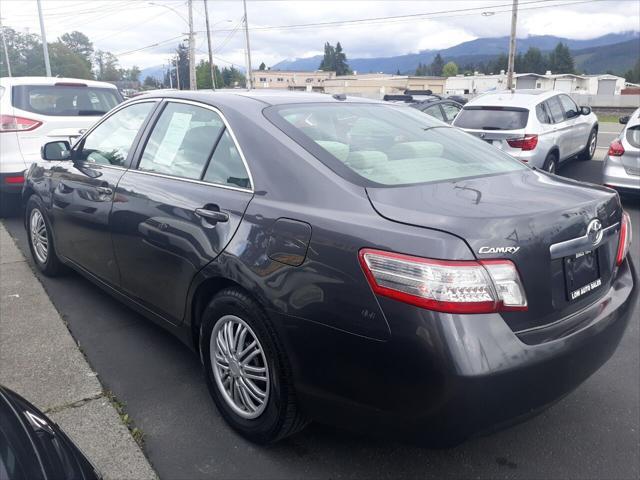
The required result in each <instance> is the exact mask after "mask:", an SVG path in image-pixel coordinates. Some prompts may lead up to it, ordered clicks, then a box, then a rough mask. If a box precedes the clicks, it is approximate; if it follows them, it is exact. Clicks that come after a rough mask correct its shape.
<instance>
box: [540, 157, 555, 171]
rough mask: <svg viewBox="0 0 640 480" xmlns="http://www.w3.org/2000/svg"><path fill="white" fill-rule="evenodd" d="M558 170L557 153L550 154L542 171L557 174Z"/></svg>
mask: <svg viewBox="0 0 640 480" xmlns="http://www.w3.org/2000/svg"><path fill="white" fill-rule="evenodd" d="M557 168H558V157H557V155H556V154H555V153H550V154H549V155H547V158H546V159H545V161H544V165H543V166H542V169H543V170H545V171H547V172H549V173H556V170H557Z"/></svg>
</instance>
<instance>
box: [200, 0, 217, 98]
mask: <svg viewBox="0 0 640 480" xmlns="http://www.w3.org/2000/svg"><path fill="white" fill-rule="evenodd" d="M203 2H204V20H205V23H206V26H207V45H208V47H209V69H210V70H211V90H215V89H216V70H215V68H216V66H215V65H214V64H213V51H212V50H211V48H212V46H211V30H210V28H209V9H208V8H207V0H203Z"/></svg>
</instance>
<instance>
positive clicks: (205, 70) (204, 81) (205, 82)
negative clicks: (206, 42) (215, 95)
mask: <svg viewBox="0 0 640 480" xmlns="http://www.w3.org/2000/svg"><path fill="white" fill-rule="evenodd" d="M213 74H214V75H215V77H216V87H217V88H222V87H223V86H224V80H223V79H222V73H220V69H219V68H218V66H217V65H214V66H213ZM196 85H197V86H198V89H210V88H213V85H211V69H210V68H209V60H206V61H205V60H200V63H198V65H196Z"/></svg>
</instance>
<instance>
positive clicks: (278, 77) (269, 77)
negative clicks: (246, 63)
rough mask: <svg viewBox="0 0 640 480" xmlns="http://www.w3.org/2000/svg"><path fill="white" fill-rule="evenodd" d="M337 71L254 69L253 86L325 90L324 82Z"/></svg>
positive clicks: (252, 73) (257, 87) (252, 74)
mask: <svg viewBox="0 0 640 480" xmlns="http://www.w3.org/2000/svg"><path fill="white" fill-rule="evenodd" d="M335 76H336V72H325V71H323V70H316V71H315V72H294V71H287V70H253V71H252V72H251V80H252V82H253V88H256V89H260V88H265V89H287V90H302V91H323V90H322V88H323V82H324V81H325V80H328V79H331V78H334V77H335Z"/></svg>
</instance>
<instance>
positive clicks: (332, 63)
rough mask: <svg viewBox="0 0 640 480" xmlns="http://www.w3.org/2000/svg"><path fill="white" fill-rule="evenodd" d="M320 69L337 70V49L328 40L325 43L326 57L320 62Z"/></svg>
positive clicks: (326, 70)
mask: <svg viewBox="0 0 640 480" xmlns="http://www.w3.org/2000/svg"><path fill="white" fill-rule="evenodd" d="M318 68H319V70H324V71H325V72H335V71H336V49H335V48H333V46H332V45H331V44H330V43H329V42H326V43H325V44H324V57H323V58H322V61H321V62H320V67H318Z"/></svg>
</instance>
